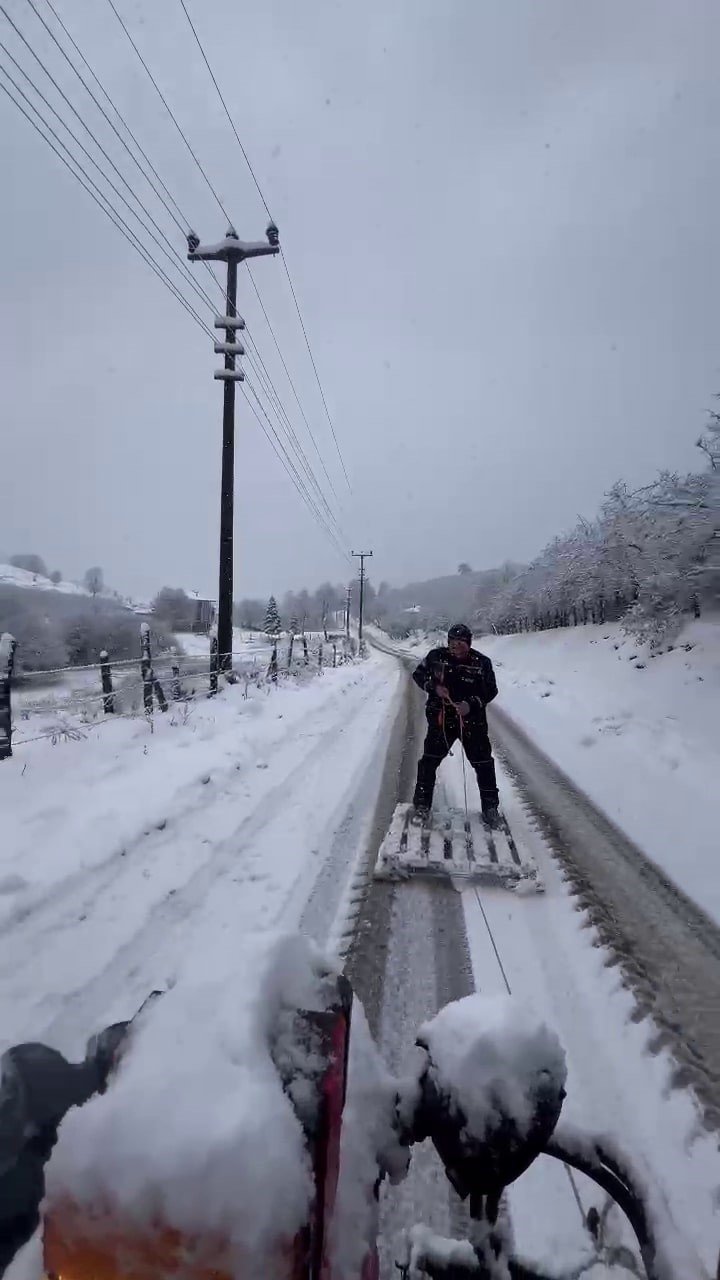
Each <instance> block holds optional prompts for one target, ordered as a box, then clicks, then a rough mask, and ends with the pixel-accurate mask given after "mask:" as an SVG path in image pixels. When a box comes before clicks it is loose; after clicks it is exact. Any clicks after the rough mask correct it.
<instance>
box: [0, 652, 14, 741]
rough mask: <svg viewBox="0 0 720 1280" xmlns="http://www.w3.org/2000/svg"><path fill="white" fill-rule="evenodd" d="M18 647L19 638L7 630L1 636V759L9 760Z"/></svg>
mask: <svg viewBox="0 0 720 1280" xmlns="http://www.w3.org/2000/svg"><path fill="white" fill-rule="evenodd" d="M16 648H17V640H16V639H15V637H14V636H11V635H10V632H9V631H5V632H4V634H3V635H2V636H0V760H9V759H10V756H11V755H12V707H11V705H10V686H11V684H12V674H13V667H14V665H15V650H16Z"/></svg>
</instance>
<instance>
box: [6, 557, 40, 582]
mask: <svg viewBox="0 0 720 1280" xmlns="http://www.w3.org/2000/svg"><path fill="white" fill-rule="evenodd" d="M10 564H11V565H14V567H15V568H16V569H24V570H25V571H26V573H34V574H35V575H36V576H37V577H39V578H47V567H46V565H45V561H44V560H43V558H42V556H38V555H35V554H34V552H33V553H27V554H23V555H16V556H11V557H10Z"/></svg>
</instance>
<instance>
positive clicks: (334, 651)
mask: <svg viewBox="0 0 720 1280" xmlns="http://www.w3.org/2000/svg"><path fill="white" fill-rule="evenodd" d="M333 666H334V667H336V666H337V645H336V644H335V643H333Z"/></svg>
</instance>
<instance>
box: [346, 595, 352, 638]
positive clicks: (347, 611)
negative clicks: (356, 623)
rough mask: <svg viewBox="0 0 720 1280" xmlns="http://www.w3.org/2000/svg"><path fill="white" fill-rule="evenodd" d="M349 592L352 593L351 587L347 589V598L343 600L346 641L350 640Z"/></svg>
mask: <svg viewBox="0 0 720 1280" xmlns="http://www.w3.org/2000/svg"><path fill="white" fill-rule="evenodd" d="M351 591H352V587H348V589H347V598H346V600H345V635H346V637H347V639H348V640H349V639H350V592H351Z"/></svg>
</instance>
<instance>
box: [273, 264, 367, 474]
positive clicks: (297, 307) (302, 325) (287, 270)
mask: <svg viewBox="0 0 720 1280" xmlns="http://www.w3.org/2000/svg"><path fill="white" fill-rule="evenodd" d="M280 258H281V260H282V264H283V266H284V268H285V275H286V276H287V280H288V284H289V285H290V292H291V293H292V297H293V302H294V303H295V310H296V311H297V314H298V320H299V321H300V328H301V329H302V332H303V338H304V339H305V346H306V347H307V350H308V355H309V357H310V363H311V364H312V367H313V373H314V374H315V381H316V382H317V384H318V390H319V392H320V396H321V398H322V402H323V408H324V410H325V416H326V418H327V420H328V422H329V423H330V430H331V432H332V438H333V440H334V442H335V448H336V450H337V455H338V458H339V459H340V466H341V467H342V469H343V475H344V476H345V480H346V483H347V487H348V489H350V492H352V487H351V485H350V477H349V476H348V473H347V469H346V467H345V461H344V459H343V456H342V453H341V452H340V445H339V444H338V438H337V435H336V434H335V424H334V422H333V420H332V418H331V417H330V410H329V409H328V406H327V400H326V399H325V392H324V391H323V385H322V382H321V381H320V374H319V373H318V370H317V365H316V364H315V357H314V355H313V352H312V347H311V346H310V339H309V338H308V335H307V329H306V328H305V321H304V320H303V315H302V311H301V310H300V303H299V302H298V297H297V294H296V292H295V286H294V284H293V282H292V276H291V275H290V268H289V267H288V264H287V259H286V257H285V254H284V253H283V251H282V249H281V250H280Z"/></svg>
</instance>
